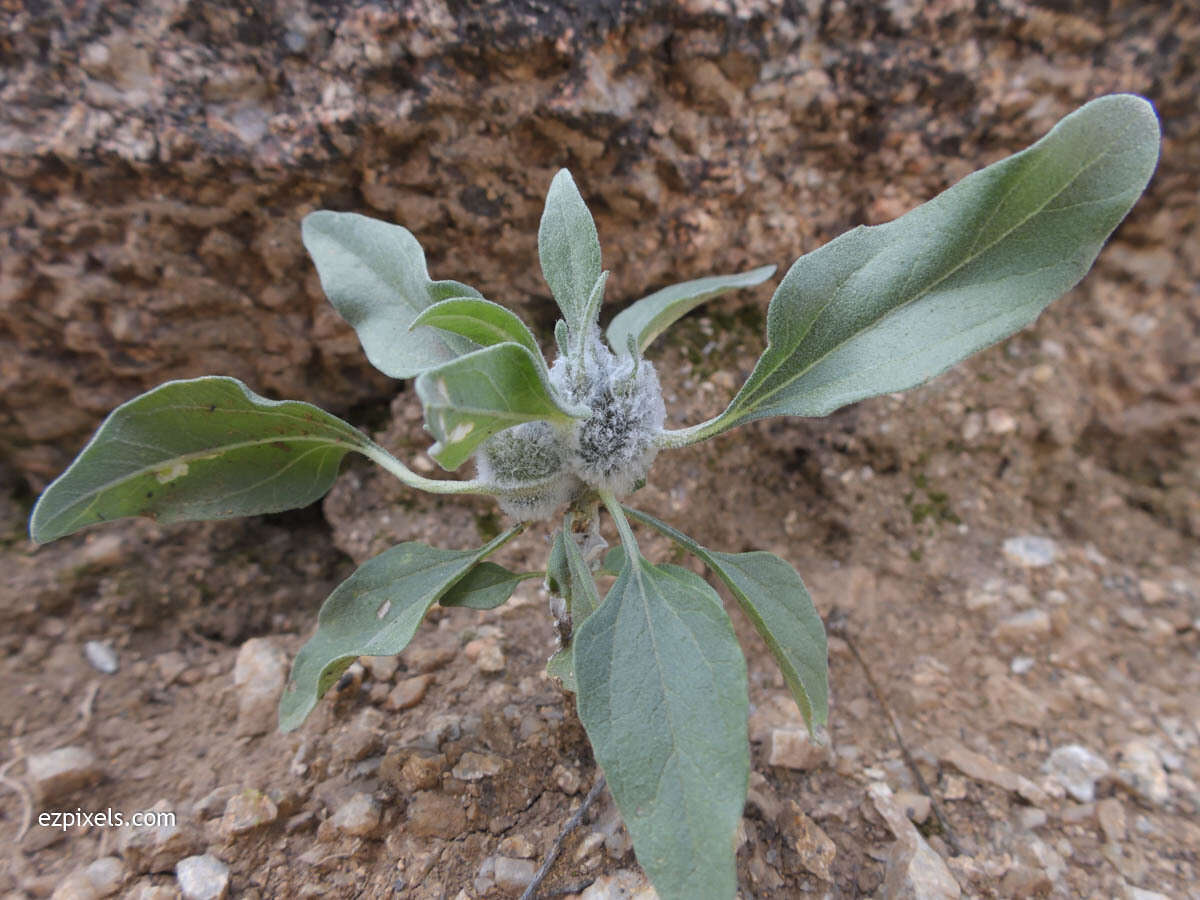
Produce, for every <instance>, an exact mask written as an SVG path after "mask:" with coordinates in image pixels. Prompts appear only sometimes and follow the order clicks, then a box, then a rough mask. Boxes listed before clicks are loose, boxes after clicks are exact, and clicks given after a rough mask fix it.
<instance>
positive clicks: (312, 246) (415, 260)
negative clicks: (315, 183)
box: [301, 210, 479, 378]
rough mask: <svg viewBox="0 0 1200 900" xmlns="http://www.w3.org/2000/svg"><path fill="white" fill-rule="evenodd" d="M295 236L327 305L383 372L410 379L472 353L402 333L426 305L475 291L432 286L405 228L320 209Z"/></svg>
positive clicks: (452, 339) (470, 346)
mask: <svg viewBox="0 0 1200 900" xmlns="http://www.w3.org/2000/svg"><path fill="white" fill-rule="evenodd" d="M301 236H302V238H303V240H304V246H305V247H306V248H307V249H308V252H309V255H310V256H312V258H313V262H314V263H315V264H316V266H317V274H318V275H319V276H320V278H321V287H322V288H323V289H324V290H325V295H326V296H327V297H328V298H329V302H330V303H332V304H333V306H334V308H335V309H336V310H337V311H338V313H340V314H341V316H342V318H343V319H345V320H346V321H347V322H349V323H350V325H351V326H352V327H353V328H354V330H355V331H356V332H358V339H359V341H360V342H361V343H362V347H363V350H364V351H365V352H366V354H367V359H369V360H370V361H371V364H372V365H373V366H375V368H377V369H378V370H379V371H381V372H383V373H384V374H385V375H390V376H391V377H392V378H412V377H414V376H416V375H418V374H420V373H421V372H423V371H425V370H426V369H429V368H432V367H434V366H437V365H440V364H442V363H444V362H447V361H449V360H451V359H454V358H455V357H456V356H460V355H462V354H464V353H469V352H470V351H471V350H474V349H476V347H477V345H476V344H475V343H474V342H473V341H470V340H467V339H466V338H463V337H461V336H459V335H456V334H444V333H440V332H438V331H433V330H428V331H420V332H412V331H410V330H409V329H410V327H411V326H412V324H413V321H414V320H415V319H416V317H417V316H418V315H419V314H420V313H421V311H422V310H424V309H425V308H426V307H428V306H430V305H432V304H434V303H437V302H438V301H441V300H446V299H449V298H451V297H464V296H471V297H478V296H479V292H478V291H476V290H475V289H474V288H471V287H468V286H467V285H465V284H459V283H458V282H456V281H431V280H430V278H429V272H428V269H427V268H426V266H425V253H424V251H423V250H422V249H421V245H420V244H419V243H417V239H416V238H415V237H413V235H412V233H411V232H410V231H409V230H408V229H407V228H402V227H401V226H399V225H391V224H388V223H387V222H381V221H379V220H378V219H371V218H368V217H367V216H360V215H357V214H356V213H340V212H330V211H328V210H321V211H320V212H314V213H310V214H309V215H307V216H305V217H304V222H303V225H302V226H301Z"/></svg>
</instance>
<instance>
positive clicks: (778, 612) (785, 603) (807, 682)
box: [625, 507, 829, 730]
mask: <svg viewBox="0 0 1200 900" xmlns="http://www.w3.org/2000/svg"><path fill="white" fill-rule="evenodd" d="M625 511H626V512H627V513H628V514H629V516H630V518H633V519H637V520H638V521H639V522H644V523H645V524H647V525H649V526H650V527H651V528H654V529H656V530H657V531H659V532H661V533H662V534H664V535H666V536H667V537H669V538H670V539H671V540H673V541H675V543H677V544H679V546H681V547H682V548H683V549H685V550H687V551H688V552H689V553H691V554H693V555H694V556H696V557H697V558H699V559H700V560H702V561H703V562H704V564H705V565H707V566H708V567H709V568H710V569H712V570H713V572H715V573H716V575H717V577H718V578H720V579H721V580H722V581H724V582H725V584H726V585H727V586H728V587H729V590H730V591H731V592H732V593H733V595H734V597H736V598H737V601H738V605H739V606H741V608H742V611H743V612H745V613H746V615H747V617H749V619H750V621H751V622H753V623H754V627H755V628H756V629H758V633H759V634H760V635H762V639H763V641H765V642H766V645H767V646H768V647H769V648H770V649H771V653H772V654H774V656H775V661H776V662H777V663H778V664H779V668H780V670H782V672H783V677H784V680H785V681H786V682H787V685H788V688H789V689H790V690H791V692H792V696H793V697H794V698H795V700H796V705H797V706H799V707H800V712H801V713H803V715H804V721H805V722H806V723H808V727H809V729H810V730H811V729H815V728H816V727H817V726H818V725H824V724H825V723H826V721H827V719H828V717H829V651H828V648H827V646H826V642H825V626H824V625H823V624H822V623H821V617H820V616H819V615H818V614H817V610H816V608H815V607H814V606H813V602H812V598H811V597H810V596H809V594H808V589H807V588H805V586H804V582H803V581H801V580H800V576H799V574H797V572H796V570H795V569H793V568H792V567H791V566H790V565H788V563H787V562H785V561H784V560H782V559H780V558H779V557H778V556H775V555H774V554H772V553H767V552H766V551H762V550H759V551H754V552H751V553H719V552H717V551H716V550H709V549H708V548H706V547H701V546H700V545H699V544H697V543H696V542H695V541H693V540H692V539H691V538H689V537H688V536H687V535H685V534H683V533H682V532H680V531H676V530H675V529H674V528H672V527H671V526H670V525H668V524H667V523H665V522H661V521H659V520H658V519H656V518H654V517H653V516H651V515H647V514H646V513H644V512H638V511H637V510H636V509H630V508H629V507H625Z"/></svg>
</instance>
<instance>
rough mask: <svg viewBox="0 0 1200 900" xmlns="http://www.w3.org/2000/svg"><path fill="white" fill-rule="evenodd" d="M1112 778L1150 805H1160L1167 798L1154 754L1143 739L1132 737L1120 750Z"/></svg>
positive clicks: (1167, 790)
mask: <svg viewBox="0 0 1200 900" xmlns="http://www.w3.org/2000/svg"><path fill="white" fill-rule="evenodd" d="M1116 775H1117V780H1118V781H1120V782H1121V784H1123V785H1125V787H1127V788H1128V789H1129V790H1131V791H1132V792H1133V793H1135V794H1136V795H1137V796H1139V797H1141V798H1142V799H1143V800H1145V801H1146V802H1147V803H1149V804H1151V805H1153V806H1162V805H1163V804H1164V803H1166V802H1167V800H1169V799H1170V797H1171V787H1170V784H1169V782H1168V781H1167V772H1166V770H1165V769H1164V768H1163V765H1162V761H1161V760H1160V759H1159V757H1158V752H1157V751H1156V750H1155V749H1154V746H1153V745H1152V744H1151V743H1150V742H1149V741H1147V740H1145V739H1144V738H1134V739H1133V740H1131V741H1129V742H1127V743H1126V744H1125V745H1124V746H1122V747H1121V750H1120V752H1119V754H1118V759H1117V771H1116Z"/></svg>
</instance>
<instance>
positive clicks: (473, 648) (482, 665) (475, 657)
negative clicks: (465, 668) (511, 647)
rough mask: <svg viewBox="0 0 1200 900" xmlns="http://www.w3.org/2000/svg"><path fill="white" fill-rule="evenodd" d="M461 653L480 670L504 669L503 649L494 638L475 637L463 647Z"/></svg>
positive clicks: (499, 670) (495, 670)
mask: <svg viewBox="0 0 1200 900" xmlns="http://www.w3.org/2000/svg"><path fill="white" fill-rule="evenodd" d="M463 653H464V654H465V655H466V657H467V659H469V660H471V661H472V662H473V663H475V665H476V666H478V667H479V670H480V671H481V672H503V671H504V667H505V659H504V651H503V650H502V649H501V647H500V642H499V641H497V640H496V639H495V638H492V637H487V638H476V639H475V640H473V641H471V642H469V643H468V644H467V645H466V646H465V647H463Z"/></svg>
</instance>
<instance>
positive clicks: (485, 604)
mask: <svg viewBox="0 0 1200 900" xmlns="http://www.w3.org/2000/svg"><path fill="white" fill-rule="evenodd" d="M538 574H540V573H534V574H528V573H521V572H512V571H510V570H508V569H506V568H505V567H504V566H501V565H499V564H497V563H494V562H481V563H476V564H475V566H474V567H473V568H472V569H471V571H469V572H467V574H466V575H464V576H463V577H462V578H461V579H459V580H458V581H456V582H455V583H454V585H453V586H452V587H451V588H450V590H448V591H446V593H444V594H443V595H442V596H441V599H439V600H438V605H439V606H464V607H467V608H468V609H495V608H496V607H497V606H500V605H501V604H503V603H506V602H508V598H509V597H511V596H512V594H513V591H515V590H516V589H517V585H518V584H520V583H521V582H522V581H524V580H525V579H527V578H534V577H537V575H538Z"/></svg>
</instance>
